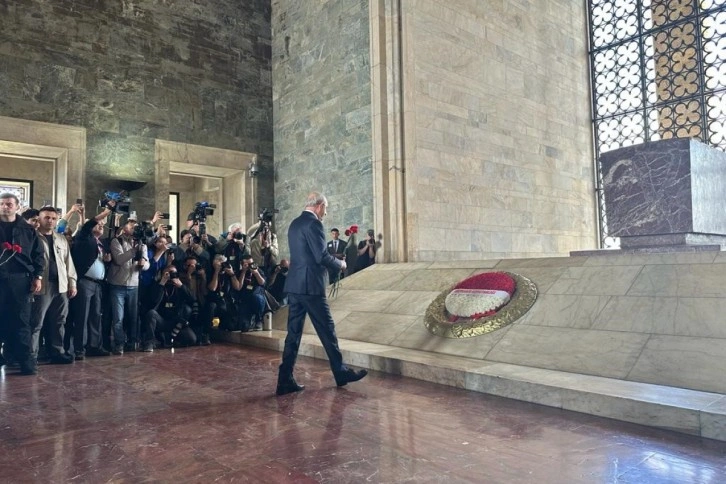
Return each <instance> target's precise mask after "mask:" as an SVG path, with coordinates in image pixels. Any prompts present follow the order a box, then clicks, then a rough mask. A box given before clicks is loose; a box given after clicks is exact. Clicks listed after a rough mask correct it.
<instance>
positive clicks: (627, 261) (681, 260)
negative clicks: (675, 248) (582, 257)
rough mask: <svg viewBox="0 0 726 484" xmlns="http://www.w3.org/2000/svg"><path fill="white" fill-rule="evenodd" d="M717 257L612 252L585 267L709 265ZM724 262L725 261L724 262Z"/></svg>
mask: <svg viewBox="0 0 726 484" xmlns="http://www.w3.org/2000/svg"><path fill="white" fill-rule="evenodd" d="M718 257H719V252H717V251H712V252H671V253H667V254H664V253H651V254H619V253H618V251H612V253H611V254H607V255H596V256H591V257H588V258H587V262H586V263H585V266H586V267H595V266H644V265H662V264H711V263H713V262H714V261H715V260H716V259H717V258H718ZM724 262H726V260H725V261H724Z"/></svg>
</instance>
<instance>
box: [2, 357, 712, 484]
mask: <svg viewBox="0 0 726 484" xmlns="http://www.w3.org/2000/svg"><path fill="white" fill-rule="evenodd" d="M279 359H280V355H279V353H278V352H275V351H268V350H263V349H254V348H245V347H240V346H233V345H222V344H217V345H214V346H211V347H206V348H190V349H181V350H176V351H175V353H173V354H172V353H170V352H169V351H163V350H159V351H156V352H155V353H152V354H144V353H127V354H125V355H124V356H121V357H108V358H96V359H87V360H85V361H82V362H76V363H75V364H74V365H68V366H43V367H41V373H40V375H38V376H37V377H21V376H18V375H16V374H14V373H13V371H12V370H8V369H6V368H3V373H2V374H1V375H0V376H1V377H2V378H1V379H0V419H1V420H0V421H1V422H2V423H1V425H0V481H2V482H36V481H37V482H93V483H95V482H107V481H112V482H141V481H157V482H212V481H215V480H219V481H223V482H233V481H234V482H265V483H270V482H274V483H277V482H295V483H299V482H330V483H341V482H402V481H415V482H444V481H445V482H588V483H589V482H633V483H636V482H637V483H643V482H679V483H680V482H699V483H706V482H724V481H726V456H725V455H724V450H725V449H726V446H725V445H724V444H723V443H719V442H715V441H710V440H704V439H699V438H696V437H690V436H685V435H680V434H675V433H672V432H667V431H662V430H655V429H650V428H646V427H641V426H637V425H633V424H627V423H621V422H616V421H612V420H607V419H602V418H597V417H591V416H586V415H583V414H578V413H573V412H567V411H562V410H557V409H553V408H549V407H543V406H539V405H533V404H528V403H523V402H517V401H513V400H507V399H503V398H499V397H493V396H488V395H484V394H481V393H475V392H470V391H466V390H460V389H455V388H451V387H447V386H441V385H436V384H433V383H428V382H422V381H418V380H412V379H408V378H404V377H400V376H394V375H389V374H384V373H378V372H372V373H371V374H370V375H369V376H368V377H367V378H366V379H365V380H363V381H362V382H359V383H355V384H351V385H349V386H347V387H345V388H340V389H338V388H336V387H335V384H334V382H333V378H332V375H331V373H330V371H329V368H328V366H327V363H326V362H325V361H320V360H314V359H311V358H305V357H301V358H300V360H299V362H298V368H297V371H296V377H297V379H298V381H299V382H300V383H304V384H305V385H307V388H306V390H305V391H303V392H301V393H299V394H293V395H287V396H285V397H280V398H278V397H275V396H274V395H273V393H274V385H275V379H276V370H277V365H278V364H279Z"/></svg>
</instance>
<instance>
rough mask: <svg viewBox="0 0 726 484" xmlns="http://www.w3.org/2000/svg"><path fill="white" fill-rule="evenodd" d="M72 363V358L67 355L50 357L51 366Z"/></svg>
mask: <svg viewBox="0 0 726 484" xmlns="http://www.w3.org/2000/svg"><path fill="white" fill-rule="evenodd" d="M70 363H73V357H72V356H71V355H67V354H57V355H53V356H51V357H50V364H51V365H68V364H70Z"/></svg>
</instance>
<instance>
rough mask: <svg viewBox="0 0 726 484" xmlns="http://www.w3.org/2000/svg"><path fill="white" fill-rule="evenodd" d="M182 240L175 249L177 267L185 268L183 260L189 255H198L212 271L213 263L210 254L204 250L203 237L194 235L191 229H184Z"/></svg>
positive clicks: (200, 261)
mask: <svg viewBox="0 0 726 484" xmlns="http://www.w3.org/2000/svg"><path fill="white" fill-rule="evenodd" d="M180 240H181V242H180V243H179V245H178V246H177V248H176V250H175V251H174V257H175V259H176V260H177V261H179V262H178V263H177V269H183V266H182V264H183V261H184V260H186V258H187V257H196V258H197V259H198V260H199V263H200V264H201V265H202V267H204V270H206V271H207V272H208V273H211V268H212V264H211V262H210V260H209V259H210V254H209V252H208V251H206V250H204V247H203V246H202V239H201V237H199V236H198V235H194V232H192V231H191V230H182V232H181V239H180Z"/></svg>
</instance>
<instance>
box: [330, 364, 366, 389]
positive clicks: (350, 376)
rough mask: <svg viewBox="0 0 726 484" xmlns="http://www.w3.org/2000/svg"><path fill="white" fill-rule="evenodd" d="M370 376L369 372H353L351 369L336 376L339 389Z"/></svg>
mask: <svg viewBox="0 0 726 484" xmlns="http://www.w3.org/2000/svg"><path fill="white" fill-rule="evenodd" d="M367 374H368V370H358V371H355V370H352V369H350V368H348V369H346V370H345V371H341V372H338V373H336V374H335V383H336V384H337V385H338V386H339V387H344V386H345V385H347V384H348V383H353V382H354V381H358V380H361V379H363V378H364V377H365V376H366V375H367Z"/></svg>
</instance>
